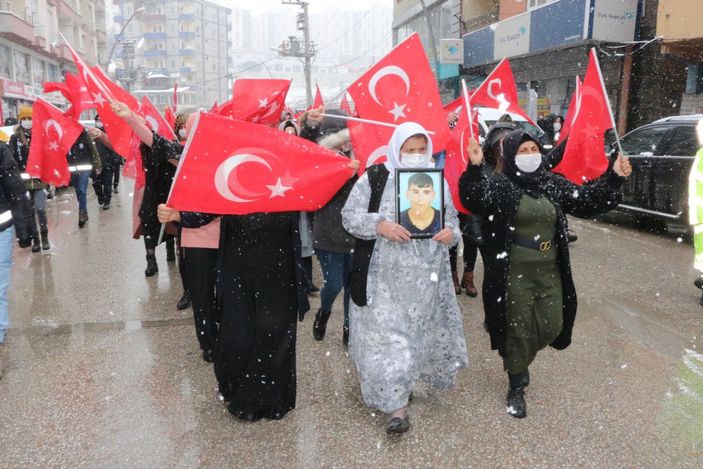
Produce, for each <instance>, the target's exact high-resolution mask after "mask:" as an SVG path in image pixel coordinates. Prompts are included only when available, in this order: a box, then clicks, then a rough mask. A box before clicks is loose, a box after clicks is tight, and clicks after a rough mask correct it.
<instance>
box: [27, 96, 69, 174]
mask: <svg viewBox="0 0 703 469" xmlns="http://www.w3.org/2000/svg"><path fill="white" fill-rule="evenodd" d="M32 120H33V121H34V127H33V130H32V145H30V147H29V158H28V160H27V174H29V175H30V176H32V177H37V178H39V179H41V180H42V181H43V182H45V183H47V184H53V185H55V186H65V185H68V183H69V181H70V179H71V173H70V171H69V169H68V162H67V160H66V154H67V153H68V152H69V150H70V149H71V147H72V146H73V144H74V143H75V142H76V140H77V139H78V136H79V135H80V134H81V132H83V126H82V125H81V124H79V123H78V122H76V121H75V120H73V119H72V118H70V117H68V116H65V115H64V111H62V110H61V109H59V108H57V107H56V106H53V105H51V104H49V103H48V102H46V101H44V100H43V99H42V98H37V100H36V101H34V104H33V105H32Z"/></svg>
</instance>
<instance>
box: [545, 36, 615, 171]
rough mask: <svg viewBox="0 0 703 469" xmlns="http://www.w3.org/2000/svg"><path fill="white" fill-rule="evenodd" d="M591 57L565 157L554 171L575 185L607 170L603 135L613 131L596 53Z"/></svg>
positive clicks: (608, 103)
mask: <svg viewBox="0 0 703 469" xmlns="http://www.w3.org/2000/svg"><path fill="white" fill-rule="evenodd" d="M590 54H591V58H590V61H589V63H588V68H587V69H586V76H585V77H584V79H583V85H582V86H581V100H580V103H579V102H578V101H577V102H576V108H575V110H574V118H573V121H572V124H571V129H570V130H569V140H568V141H567V142H566V148H565V149H564V157H563V158H562V160H561V163H559V164H558V165H557V167H556V168H554V172H555V173H560V174H563V175H564V176H565V177H566V178H567V179H568V180H569V181H571V182H573V183H574V184H583V183H584V182H586V181H590V180H593V179H596V178H598V177H600V176H601V175H602V174H603V173H604V172H605V170H606V169H608V157H607V156H606V154H605V132H606V131H607V130H608V129H612V128H614V127H615V123H614V121H613V114H612V111H611V109H610V101H609V100H608V94H607V93H606V91H605V86H604V84H603V77H602V75H601V71H600V65H599V63H598V57H597V56H596V52H595V49H591V53H590Z"/></svg>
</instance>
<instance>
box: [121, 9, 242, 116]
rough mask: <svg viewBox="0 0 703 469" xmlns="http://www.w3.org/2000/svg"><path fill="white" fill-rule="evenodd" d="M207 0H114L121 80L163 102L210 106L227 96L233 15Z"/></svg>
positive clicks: (140, 92)
mask: <svg viewBox="0 0 703 469" xmlns="http://www.w3.org/2000/svg"><path fill="white" fill-rule="evenodd" d="M231 14H232V13H231V10H230V9H229V8H225V7H222V6H220V5H217V4H215V3H212V2H208V1H204V0H192V1H162V0H144V1H116V2H115V17H114V21H115V23H117V24H119V25H120V28H123V29H124V31H123V33H122V34H121V35H120V34H119V33H117V34H116V35H115V38H114V39H115V40H116V41H117V47H116V52H115V54H114V56H113V57H112V61H113V62H114V64H115V69H116V75H117V77H118V79H119V80H120V81H121V82H122V83H123V84H124V85H125V86H126V87H128V88H130V89H131V90H132V91H133V93H134V94H136V95H138V96H140V95H147V96H149V98H151V100H152V101H153V102H154V103H155V104H157V105H160V106H163V105H165V104H170V103H171V102H172V99H173V90H174V86H175V85H176V84H177V85H178V87H177V89H178V93H177V96H178V104H179V105H182V106H186V107H190V108H194V107H200V106H203V107H208V108H209V106H211V105H212V104H213V103H215V102H223V101H225V100H227V99H228V98H229V95H230V94H231V93H230V88H231V86H230V85H231V68H232V61H231V57H230V51H231V49H232V39H231V36H232V34H231V31H232V16H231Z"/></svg>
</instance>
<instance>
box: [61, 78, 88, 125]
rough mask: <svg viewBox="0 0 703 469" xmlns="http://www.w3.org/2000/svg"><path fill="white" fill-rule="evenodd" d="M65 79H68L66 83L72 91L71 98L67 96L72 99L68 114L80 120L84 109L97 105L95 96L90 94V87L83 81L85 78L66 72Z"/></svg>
mask: <svg viewBox="0 0 703 469" xmlns="http://www.w3.org/2000/svg"><path fill="white" fill-rule="evenodd" d="M64 80H66V85H67V86H68V89H69V90H70V91H71V98H70V99H69V98H66V99H68V100H69V101H71V108H70V109H69V110H68V111H67V112H66V114H67V115H71V116H73V118H74V119H76V120H78V119H80V117H81V114H82V113H83V111H85V110H87V109H91V108H93V107H95V106H94V105H93V98H92V97H91V96H90V93H88V88H87V87H86V86H85V83H83V80H81V78H80V77H79V76H78V75H76V74H75V73H70V72H66V74H65V75H64Z"/></svg>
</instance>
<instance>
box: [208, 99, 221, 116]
mask: <svg viewBox="0 0 703 469" xmlns="http://www.w3.org/2000/svg"><path fill="white" fill-rule="evenodd" d="M219 109H220V108H219V107H218V106H217V101H215V104H213V105H212V108H210V113H212V114H219Z"/></svg>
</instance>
